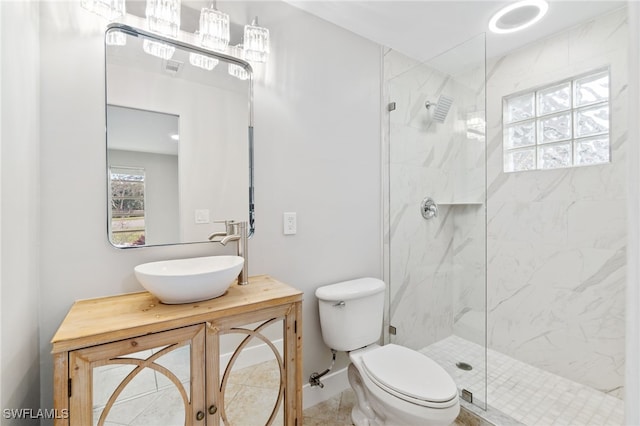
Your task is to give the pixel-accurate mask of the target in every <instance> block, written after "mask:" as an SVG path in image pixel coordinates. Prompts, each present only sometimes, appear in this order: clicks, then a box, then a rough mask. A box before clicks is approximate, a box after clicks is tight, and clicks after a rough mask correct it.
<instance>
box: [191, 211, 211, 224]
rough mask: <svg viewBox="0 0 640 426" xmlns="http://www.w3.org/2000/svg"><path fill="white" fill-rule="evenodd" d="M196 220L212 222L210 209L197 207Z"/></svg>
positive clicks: (198, 221) (197, 221)
mask: <svg viewBox="0 0 640 426" xmlns="http://www.w3.org/2000/svg"><path fill="white" fill-rule="evenodd" d="M195 220H196V223H209V222H211V220H210V219H209V209H197V210H196V211H195Z"/></svg>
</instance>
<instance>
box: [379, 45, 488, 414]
mask: <svg viewBox="0 0 640 426" xmlns="http://www.w3.org/2000/svg"><path fill="white" fill-rule="evenodd" d="M385 83H386V84H385V91H386V93H385V96H386V97H387V99H388V102H389V106H388V110H389V112H388V114H389V115H388V118H389V121H388V123H389V133H388V140H387V148H388V154H387V155H388V157H387V164H388V170H387V172H388V175H387V179H386V180H387V183H388V186H387V188H386V192H387V196H386V197H385V202H386V206H385V210H386V213H387V220H386V228H387V229H386V232H385V235H386V241H385V243H386V244H385V249H386V250H385V251H386V254H387V262H388V268H387V272H386V278H387V279H388V282H389V284H390V290H389V291H390V297H389V307H388V309H389V310H388V321H389V333H388V335H387V336H388V340H389V341H390V342H392V343H395V344H399V345H403V346H406V347H409V348H411V349H414V350H418V351H420V352H422V353H424V354H426V355H427V356H429V357H430V358H432V359H433V360H434V361H436V362H438V363H439V364H440V365H441V366H442V367H443V368H445V369H446V370H447V371H448V372H449V374H450V375H451V376H452V377H453V379H454V381H455V382H456V385H457V386H458V389H459V392H460V394H461V396H462V397H463V398H464V399H466V400H467V401H469V402H472V403H473V404H476V405H478V406H480V407H482V408H485V403H486V267H485V265H486V262H485V258H486V209H485V206H486V190H485V188H486V185H485V180H486V142H485V38H484V35H481V36H478V37H476V38H474V39H472V40H470V41H468V42H466V43H464V44H462V45H460V46H457V47H456V48H454V49H451V50H450V51H448V52H446V53H444V54H442V55H440V56H438V57H436V58H434V59H432V60H429V61H427V62H419V61H417V60H414V59H412V58H409V57H407V56H404V55H402V54H400V53H398V52H395V51H389V52H388V53H387V54H386V55H385Z"/></svg>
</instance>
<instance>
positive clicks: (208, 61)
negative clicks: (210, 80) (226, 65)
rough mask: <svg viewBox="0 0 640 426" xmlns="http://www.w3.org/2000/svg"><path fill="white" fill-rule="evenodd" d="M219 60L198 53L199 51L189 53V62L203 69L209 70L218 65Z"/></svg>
mask: <svg viewBox="0 0 640 426" xmlns="http://www.w3.org/2000/svg"><path fill="white" fill-rule="evenodd" d="M218 62H220V61H219V60H217V59H215V58H212V57H210V56H205V55H200V54H199V53H193V52H191V53H189V63H190V64H191V65H193V66H194V67H198V68H202V69H203V70H207V71H211V70H212V69H214V68H215V67H216V65H218Z"/></svg>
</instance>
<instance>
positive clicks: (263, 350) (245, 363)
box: [220, 339, 283, 371]
mask: <svg viewBox="0 0 640 426" xmlns="http://www.w3.org/2000/svg"><path fill="white" fill-rule="evenodd" d="M271 343H273V344H274V345H275V347H276V348H277V349H278V352H280V353H283V350H282V345H283V339H277V340H273V341H272V342H271ZM232 356H233V352H227V353H224V354H220V367H221V369H222V371H224V370H225V369H226V368H227V364H229V360H231V357H232ZM272 359H275V355H274V354H273V351H272V350H271V348H270V347H269V346H268V345H267V344H266V343H263V344H261V345H256V346H249V347H246V348H244V349H243V350H242V355H241V356H239V357H238V358H237V359H236V362H235V364H233V369H234V370H236V369H241V368H246V367H251V366H252V365H256V364H260V363H261V362H266V361H271V360H272Z"/></svg>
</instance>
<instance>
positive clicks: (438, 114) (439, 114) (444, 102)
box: [424, 95, 453, 123]
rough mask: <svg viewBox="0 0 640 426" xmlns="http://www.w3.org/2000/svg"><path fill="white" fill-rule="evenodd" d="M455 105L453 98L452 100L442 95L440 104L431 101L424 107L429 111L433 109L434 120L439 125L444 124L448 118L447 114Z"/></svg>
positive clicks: (439, 98) (439, 99)
mask: <svg viewBox="0 0 640 426" xmlns="http://www.w3.org/2000/svg"><path fill="white" fill-rule="evenodd" d="M452 104H453V98H450V97H448V96H445V95H440V97H438V102H437V103H433V102H431V101H427V102H425V104H424V106H426V107H427V109H428V110H431V107H433V119H434V120H435V121H437V122H438V123H444V120H445V118H447V114H448V113H449V109H450V108H451V105H452Z"/></svg>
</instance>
